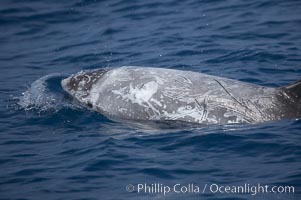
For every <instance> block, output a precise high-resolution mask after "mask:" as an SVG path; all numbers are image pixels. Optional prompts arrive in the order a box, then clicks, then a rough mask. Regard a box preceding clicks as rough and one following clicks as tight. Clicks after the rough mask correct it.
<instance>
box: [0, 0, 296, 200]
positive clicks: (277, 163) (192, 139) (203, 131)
mask: <svg viewBox="0 0 301 200" xmlns="http://www.w3.org/2000/svg"><path fill="white" fill-rule="evenodd" d="M300 11H301V1H299V0H295V1H293V0H287V1H284V0H273V1H272V0H249V1H242V0H224V1H221V0H200V1H197V0H188V1H177V0H166V1H157V0H153V1H136V0H112V1H98V0H82V1H79V0H76V1H67V0H60V1H58V0H57V1H37V0H28V1H26V0H1V2H0V69H1V73H0V91H1V93H0V95H1V96H0V100H1V102H0V105H1V107H0V109H1V113H0V117H1V118H0V123H1V129H0V199H39V200H40V199H114V200H115V199H300V198H301V145H300V141H301V121H300V120H299V121H297V120H283V121H277V122H270V123H265V124H258V125H237V126H211V127H195V128H188V129H182V130H180V129H177V130H169V129H165V130H144V129H137V128H134V127H129V126H127V125H125V124H123V123H117V122H112V121H110V120H108V119H106V118H105V117H103V116H101V115H100V114H97V113H93V112H90V111H87V110H85V109H83V108H81V107H79V106H78V105H75V104H73V103H72V102H71V100H70V99H66V98H65V96H64V93H63V91H62V90H61V88H60V84H59V81H60V80H61V78H62V77H64V76H65V74H70V73H75V72H77V71H80V70H82V69H93V68H97V67H107V66H122V65H138V66H156V67H163V68H173V69H183V70H192V71H196V72H204V73H208V74H212V75H217V76H224V77H228V78H233V79H239V80H242V81H246V82H252V83H255V84H260V85H263V86H273V87H277V86H282V85H285V84H289V83H291V82H293V81H296V80H298V79H301V65H300V61H301V57H300V51H301V12H300ZM53 73H62V74H53ZM45 75H48V76H46V77H44V78H42V79H40V78H41V77H42V76H45ZM36 80H37V81H36ZM34 81H36V82H34ZM22 93H23V95H22ZM19 97H21V98H19ZM18 99H19V100H18ZM138 183H148V184H152V183H161V184H165V185H171V186H172V185H174V184H177V183H179V184H182V185H185V184H189V183H194V184H195V185H199V186H204V185H205V184H213V183H216V184H220V185H234V186H237V185H242V184H244V183H247V184H255V185H256V184H259V183H260V184H263V185H264V184H269V185H278V186H280V185H283V186H284V185H290V186H294V187H295V193H294V194H288V193H286V194H283V193H282V194H258V195H250V194H243V195H237V194H218V193H216V194H212V193H210V192H209V191H206V192H205V194H187V193H186V194H175V193H173V194H168V195H166V196H164V195H163V194H141V193H139V194H138V193H137V192H133V193H129V192H127V191H126V186H127V185H128V184H134V185H135V184H138Z"/></svg>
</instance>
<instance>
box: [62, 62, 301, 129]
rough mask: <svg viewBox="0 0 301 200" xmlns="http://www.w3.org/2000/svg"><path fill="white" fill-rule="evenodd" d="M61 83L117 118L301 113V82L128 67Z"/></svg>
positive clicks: (233, 119)
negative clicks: (268, 83)
mask: <svg viewBox="0 0 301 200" xmlns="http://www.w3.org/2000/svg"><path fill="white" fill-rule="evenodd" d="M61 84H62V87H63V89H64V90H65V91H66V92H68V93H69V94H70V95H71V96H73V97H74V98H76V99H77V100H78V101H80V102H81V103H82V104H84V105H86V106H88V107H90V108H91V109H92V110H95V111H97V112H100V113H101V114H103V115H105V116H107V117H108V118H111V119H112V118H113V119H120V120H137V121H150V120H154V121H181V122H191V123H199V124H228V123H258V122H265V121H271V120H279V119H292V118H300V116H301V81H299V82H296V83H293V84H291V85H288V86H285V87H280V88H271V87H263V86H259V85H255V84H250V83H244V82H241V81H237V80H231V79H227V78H221V77H217V76H211V75H206V74H202V73H197V72H191V71H181V70H173V69H162V68H151V67H133V66H125V67H120V68H112V69H97V70H93V71H88V72H79V73H78V74H75V75H72V76H70V77H69V78H66V79H64V80H62V82H61Z"/></svg>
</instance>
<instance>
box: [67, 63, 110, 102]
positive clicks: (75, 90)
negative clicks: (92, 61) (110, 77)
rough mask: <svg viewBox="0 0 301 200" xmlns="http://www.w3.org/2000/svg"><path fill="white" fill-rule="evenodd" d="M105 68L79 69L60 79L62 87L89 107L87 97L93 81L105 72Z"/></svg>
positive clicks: (95, 81) (96, 80)
mask: <svg viewBox="0 0 301 200" xmlns="http://www.w3.org/2000/svg"><path fill="white" fill-rule="evenodd" d="M107 71H108V70H106V69H97V70H93V71H81V72H79V73H77V74H74V75H71V76H70V77H68V78H66V79H63V80H62V81H61V86H62V88H63V89H64V90H65V91H66V92H67V93H68V94H70V95H71V96H72V97H74V98H75V99H77V100H79V101H80V102H82V103H85V104H86V105H88V106H89V107H91V105H90V104H89V101H88V97H89V95H90V91H91V89H92V87H93V85H94V84H95V83H97V82H98V80H99V79H101V78H102V77H103V75H104V74H105V73H106V72H107Z"/></svg>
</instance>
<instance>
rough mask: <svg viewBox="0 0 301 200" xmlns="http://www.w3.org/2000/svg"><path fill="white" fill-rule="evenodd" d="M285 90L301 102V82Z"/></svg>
mask: <svg viewBox="0 0 301 200" xmlns="http://www.w3.org/2000/svg"><path fill="white" fill-rule="evenodd" d="M284 88H285V90H286V91H287V92H288V93H289V94H290V95H291V96H292V97H293V98H294V99H295V100H297V101H299V102H300V100H301V80H299V81H297V82H295V83H293V84H290V85H288V86H285V87H284Z"/></svg>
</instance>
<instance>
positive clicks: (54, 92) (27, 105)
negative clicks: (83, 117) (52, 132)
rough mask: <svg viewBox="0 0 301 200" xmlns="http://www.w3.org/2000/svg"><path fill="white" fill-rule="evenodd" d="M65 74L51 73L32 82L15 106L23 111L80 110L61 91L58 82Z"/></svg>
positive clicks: (77, 105)
mask: <svg viewBox="0 0 301 200" xmlns="http://www.w3.org/2000/svg"><path fill="white" fill-rule="evenodd" d="M66 77H67V75H66V74H61V73H52V74H48V75H46V76H43V77H41V78H39V79H38V80H36V81H34V82H33V83H32V84H31V85H30V87H29V88H28V89H27V90H26V91H25V92H23V93H22V96H21V97H18V98H17V99H18V101H17V104H18V105H19V106H20V107H21V109H24V110H25V111H31V110H34V111H38V112H39V113H41V112H58V111H59V110H61V109H62V108H74V109H76V108H80V107H81V106H80V105H79V104H77V103H75V102H74V100H73V99H72V98H71V97H70V96H68V94H67V93H65V92H64V90H63V89H62V87H61V85H60V82H61V80H62V79H63V78H66Z"/></svg>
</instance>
